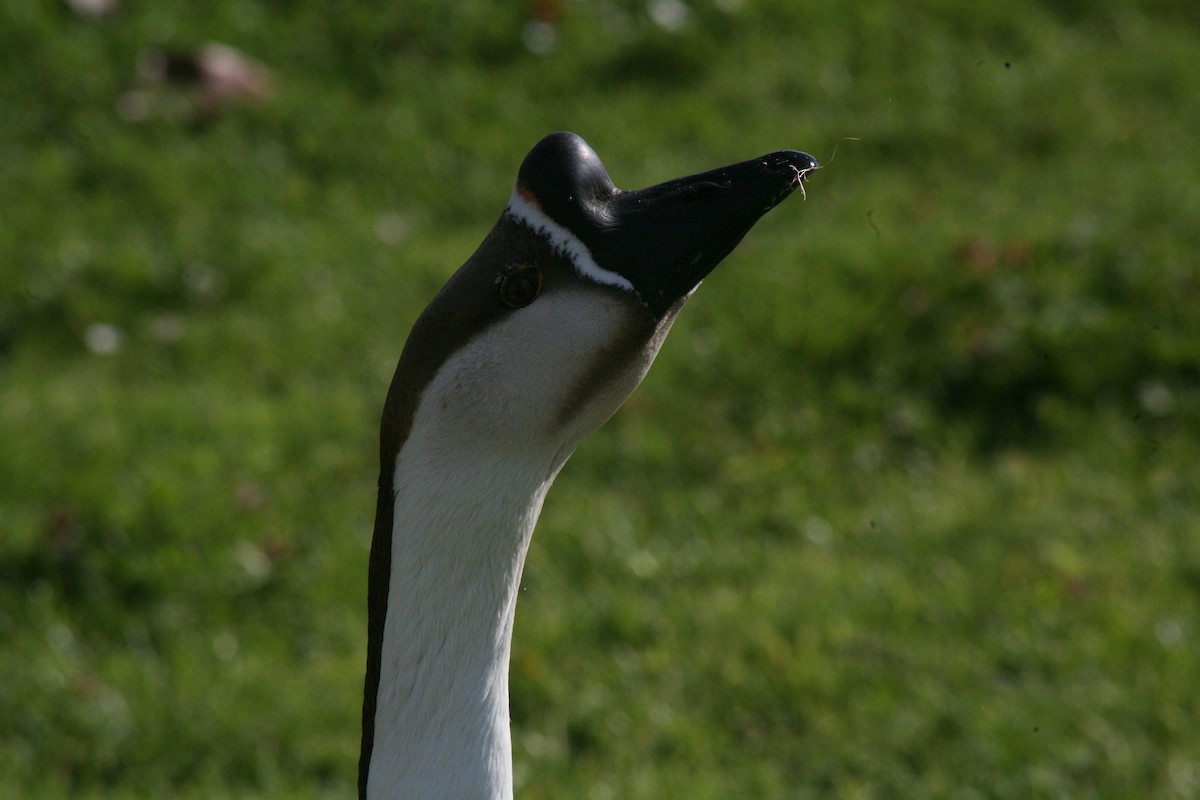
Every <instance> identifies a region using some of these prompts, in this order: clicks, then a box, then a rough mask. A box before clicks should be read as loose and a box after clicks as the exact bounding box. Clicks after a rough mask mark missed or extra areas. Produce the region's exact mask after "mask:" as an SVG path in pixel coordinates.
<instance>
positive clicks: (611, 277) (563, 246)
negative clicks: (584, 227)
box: [504, 189, 633, 292]
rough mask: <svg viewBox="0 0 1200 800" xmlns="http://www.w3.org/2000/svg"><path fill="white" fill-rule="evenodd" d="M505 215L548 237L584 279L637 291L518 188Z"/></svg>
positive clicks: (514, 191)
mask: <svg viewBox="0 0 1200 800" xmlns="http://www.w3.org/2000/svg"><path fill="white" fill-rule="evenodd" d="M504 213H505V214H506V215H508V216H510V217H512V218H513V219H515V220H517V221H518V222H520V223H522V224H524V225H525V226H526V227H528V228H530V229H531V230H533V231H534V232H536V233H539V234H541V235H542V236H545V237H546V239H547V240H548V241H549V242H550V245H551V246H552V247H553V248H554V249H555V250H557V251H558V252H560V253H562V254H563V255H564V256H566V257H567V258H568V259H569V260H570V261H571V263H572V264H574V265H575V271H576V272H578V273H579V274H580V275H581V276H582V277H584V278H586V279H588V280H590V281H592V282H593V283H598V284H601V285H603V286H616V287H617V288H620V289H624V290H625V291H627V292H632V291H633V284H632V283H630V282H629V281H628V280H626V279H625V278H624V277H622V276H620V275H618V274H617V273H615V272H612V271H610V270H607V269H604V268H603V267H601V266H600V265H599V264H597V263H596V260H595V259H594V258H592V252H591V251H590V250H588V248H587V245H585V244H584V243H583V242H581V241H579V237H577V236H576V235H575V234H573V233H571V232H570V231H569V230H567V229H566V228H564V227H563V226H562V225H559V224H558V223H557V222H555V221H554V220H552V219H550V217H549V216H548V215H547V214H546V212H544V211H542V210H541V209H540V208H538V207H537V206H536V205H534V204H533V203H531V202H529V201H528V200H526V199H525V198H524V197H522V196H521V193H520V192H518V191H517V190H516V189H514V190H513V193H512V197H510V198H509V200H508V206H507V207H506V208H505V209H504Z"/></svg>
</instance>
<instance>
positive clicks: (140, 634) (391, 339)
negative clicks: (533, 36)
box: [0, 0, 1200, 800]
mask: <svg viewBox="0 0 1200 800" xmlns="http://www.w3.org/2000/svg"><path fill="white" fill-rule="evenodd" d="M538 7H539V8H545V9H558V11H559V12H560V17H559V18H558V21H557V23H556V25H557V28H556V30H557V46H556V48H555V49H554V50H553V52H551V53H549V54H546V55H542V56H539V55H534V54H533V53H531V52H529V51H528V50H526V48H525V47H524V46H523V45H522V39H521V30H522V26H523V25H524V24H525V22H526V21H527V17H528V13H529V12H528V11H527V7H526V6H525V5H524V4H512V7H511V8H506V7H504V4H495V3H484V2H463V3H455V4H450V3H446V4H441V3H432V2H416V3H393V4H390V5H389V6H388V7H386V8H380V9H379V10H373V9H370V8H369V7H368V5H367V4H358V5H350V4H341V5H335V4H325V3H316V2H304V3H293V4H286V6H284V5H278V4H267V3H253V2H246V1H238V2H223V3H217V4H213V7H210V6H209V5H208V4H189V3H178V2H169V3H157V4H138V3H132V2H127V3H125V4H124V7H123V8H122V9H121V10H120V11H119V12H118V13H117V14H115V15H114V16H112V17H109V18H106V19H102V20H98V21H85V20H80V19H76V18H73V17H72V16H71V15H70V13H69V12H67V11H66V10H65V7H64V6H62V5H60V4H58V3H54V2H51V1H50V0H40V1H39V0H16V2H10V3H8V4H6V5H5V7H4V10H3V11H0V97H3V98H4V99H3V102H0V190H2V191H3V194H4V200H3V212H2V213H0V218H2V220H3V222H2V224H0V439H2V440H3V444H2V446H0V643H2V646H0V796H4V797H23V798H24V797H29V798H43V797H44V798H57V797H73V798H74V797H83V798H89V797H95V798H99V797H104V798H127V797H128V798H132V797H139V798H140V797H181V798H212V797H277V798H294V797H350V796H352V786H353V779H354V769H355V760H356V757H357V747H358V724H359V703H360V699H361V698H360V692H361V673H362V667H363V660H364V656H363V652H364V648H365V613H364V595H365V575H366V555H367V547H368V545H369V538H370V527H371V521H372V514H373V508H372V504H373V502H374V490H373V484H374V481H375V478H376V474H375V471H376V441H375V437H376V421H377V417H378V412H379V409H380V407H381V404H382V400H383V396H384V393H385V391H386V387H387V382H388V380H389V379H390V376H391V371H392V369H393V367H394V364H395V359H396V357H397V356H398V354H399V350H400V347H401V345H402V343H403V340H404V337H405V335H406V332H407V330H408V327H409V325H410V324H411V322H412V320H413V319H414V317H415V315H416V314H417V313H418V311H419V310H420V309H421V308H422V307H423V305H424V304H425V302H427V300H428V298H429V297H430V296H431V295H432V293H433V292H434V291H435V290H436V289H437V287H438V286H439V285H440V284H441V282H442V281H443V280H444V279H445V278H446V277H447V276H448V275H449V274H450V272H451V271H452V270H453V269H454V268H456V267H457V265H458V264H459V263H461V262H462V260H463V259H465V258H466V256H467V255H469V254H470V252H471V251H472V250H473V249H474V247H475V245H476V244H477V243H478V241H479V240H480V239H481V238H482V237H483V235H484V234H485V233H486V231H487V230H488V228H489V227H490V225H491V224H492V223H493V222H494V220H495V218H496V216H497V215H498V213H499V211H500V209H501V208H502V205H503V203H504V201H505V198H506V197H507V194H508V192H509V189H510V186H511V182H512V179H513V176H514V175H515V172H516V168H517V166H518V165H519V163H520V159H521V158H522V157H523V156H524V153H525V152H526V150H527V149H528V147H529V146H531V145H532V144H533V143H534V142H535V141H536V140H537V139H538V138H539V137H540V136H542V135H543V134H544V133H546V132H548V131H551V130H555V129H559V128H567V129H571V130H575V131H577V132H578V133H580V134H582V135H583V136H585V137H586V138H587V139H588V140H589V141H590V142H591V143H592V145H593V146H594V147H595V148H596V149H597V151H598V152H599V153H600V154H601V156H602V157H603V158H604V159H605V162H606V164H607V165H608V167H609V169H610V172H611V173H612V174H613V176H614V178H615V180H616V181H617V183H618V184H619V185H622V186H625V187H629V188H633V187H637V186H641V185H648V184H650V183H653V182H656V181H659V180H664V179H667V178H670V177H675V176H677V175H680V174H684V173H688V172H694V171H698V170H701V169H706V168H709V167H712V166H716V165H719V164H722V163H726V162H729V161H733V160H740V159H743V158H747V157H751V156H754V155H757V154H759V153H762V152H766V151H769V150H773V149H776V148H779V147H794V148H800V149H805V150H809V151H811V152H813V153H814V154H815V155H817V156H818V157H819V158H821V159H822V160H823V161H829V160H830V158H829V157H830V155H831V153H832V152H833V151H834V148H835V147H836V148H837V157H836V159H834V160H833V162H832V164H831V165H830V166H829V167H828V168H827V169H825V170H823V171H821V172H820V173H818V174H815V175H814V176H813V177H812V179H811V181H810V183H809V186H808V199H807V202H803V201H801V199H800V198H799V197H795V198H794V199H792V200H790V201H789V202H788V203H786V204H784V205H783V206H782V207H781V208H779V209H778V210H776V211H774V212H772V214H770V215H768V216H767V217H766V218H765V219H764V220H763V221H762V223H760V225H759V226H758V227H757V228H756V229H755V231H754V232H753V233H752V234H751V235H750V236H749V238H748V239H747V240H746V241H745V242H744V243H743V245H742V246H741V247H740V248H739V249H738V250H737V251H736V252H735V253H734V254H733V255H732V256H731V257H730V258H729V260H728V261H727V262H726V263H725V264H724V265H723V266H722V267H721V268H720V269H719V270H718V271H717V272H716V273H714V274H713V275H712V276H711V278H710V279H709V280H708V281H706V283H705V286H704V287H703V289H702V290H701V291H700V292H699V293H698V294H697V296H696V297H695V298H694V300H693V301H692V302H691V304H690V306H689V308H688V309H687V311H686V312H685V313H684V314H683V317H682V318H681V320H680V321H679V323H678V324H677V325H676V329H675V331H674V333H673V334H672V337H671V339H670V341H669V342H668V344H667V346H666V348H665V350H664V352H663V354H662V355H661V356H660V358H659V362H658V364H657V365H656V366H655V368H654V369H653V370H652V371H651V373H650V376H649V377H648V378H647V380H646V382H645V384H644V386H643V387H642V388H641V389H640V390H639V391H638V392H637V393H636V394H635V396H634V397H633V398H632V399H631V400H630V402H629V403H628V404H627V406H626V408H624V409H623V410H622V411H621V413H620V414H618V415H617V417H616V418H614V420H613V421H612V422H611V423H609V424H608V425H607V426H605V428H604V429H602V430H601V431H600V432H599V433H597V434H596V435H595V436H593V437H592V438H591V439H590V440H589V441H588V442H586V443H585V444H584V445H583V447H582V448H581V449H580V451H579V452H578V453H577V454H576V456H575V457H574V459H573V460H572V461H571V463H570V464H569V465H568V466H567V467H566V469H565V470H564V472H563V474H562V476H561V478H560V481H559V483H558V485H557V486H556V487H555V489H554V491H553V492H552V493H551V495H550V498H549V500H548V501H547V505H546V510H545V513H544V515H543V519H542V522H541V525H540V527H539V530H538V533H537V535H536V536H535V538H534V544H533V549H532V551H531V554H530V557H529V562H528V564H527V569H526V574H525V580H524V586H523V590H522V592H521V602H520V609H519V613H518V615H517V632H516V643H515V648H514V661H513V674H512V686H513V717H514V743H515V750H516V754H515V755H516V776H517V784H518V793H519V795H520V796H521V797H522V798H526V799H527V800H528V799H532V798H558V797H580V798H608V797H612V798H662V797H688V798H718V797H719V798H728V797H779V798H785V797H786V798H806V797H812V798H892V797H904V798H909V797H911V798H923V797H930V798H956V799H957V798H971V797H978V798H1088V797H1095V798H1139V799H1140V798H1189V797H1195V796H1197V795H1198V794H1200V469H1198V467H1197V464H1198V463H1200V257H1198V256H1197V253H1198V252H1200V225H1197V220H1200V145H1197V144H1196V131H1197V130H1198V129H1200V74H1198V73H1197V71H1196V69H1195V67H1196V64H1197V63H1200V13H1198V12H1197V11H1196V6H1195V4H1194V3H1185V2H1166V0H1163V1H1161V2H1153V3H1139V4H1134V3H1121V2H1094V3H1078V2H1066V1H1065V0H1063V1H1060V2H1056V3H1049V4H1034V3H1026V2H1010V3H985V4H982V5H978V6H975V7H972V8H971V10H969V11H966V10H963V11H960V10H959V6H958V5H957V4H948V3H938V4H931V5H928V6H927V7H925V8H923V9H915V8H905V7H900V6H897V5H896V4H891V3H859V4H845V3H818V4H816V5H809V6H807V7H799V6H796V5H794V4H787V3H782V2H779V3H767V2H755V1H754V0H745V2H732V3H731V2H724V3H715V2H707V1H706V2H699V0H697V2H693V3H690V4H689V8H690V9H691V13H690V16H689V17H688V22H687V24H686V25H685V26H684V27H683V28H682V29H681V30H678V31H674V32H672V31H667V30H664V29H662V28H660V27H659V26H657V25H656V24H655V23H654V22H653V20H652V16H651V14H650V13H649V12H648V10H647V8H648V7H647V6H646V5H644V4H643V3H640V2H632V0H609V2H603V3H596V4H583V3H571V2H563V3H561V4H555V3H546V4H540V5H539V6H538ZM210 40H215V41H221V42H225V43H228V44H231V45H233V46H236V47H238V48H239V49H242V50H243V51H245V52H247V53H249V54H251V55H253V56H254V57H256V58H258V59H260V60H262V61H263V62H264V63H265V64H267V65H268V66H269V67H270V68H271V69H272V70H273V72H274V74H275V78H276V82H277V94H276V97H275V98H274V99H273V100H272V101H271V102H269V103H266V104H263V105H259V106H254V107H250V108H244V109H237V110H234V111H231V112H230V113H227V114H225V115H223V116H221V117H219V118H217V119H214V120H210V121H208V122H206V123H204V124H198V123H195V122H193V121H190V120H189V119H188V118H187V115H186V114H185V113H180V112H172V113H168V114H166V115H162V116H152V117H151V118H149V119H146V120H143V121H136V122H135V121H130V120H127V119H125V118H123V117H122V116H121V114H120V113H118V98H119V97H120V96H121V94H122V92H123V91H125V90H127V89H129V88H131V87H132V86H134V85H135V84H136V81H137V77H136V76H137V63H138V60H139V57H140V54H141V53H143V52H144V51H146V50H147V49H151V48H156V47H169V48H183V47H190V46H195V45H197V44H199V43H202V42H206V41H210ZM168 100H169V98H168ZM164 102H166V101H164ZM166 107H173V106H170V103H169V102H166ZM847 137H854V138H853V139H852V140H848V138H847ZM105 325H107V326H113V328H103V327H100V328H97V327H96V326H105ZM114 330H115V332H116V333H117V335H118V336H119V340H120V346H119V347H118V348H117V349H116V351H115V352H112V353H110V354H107V355H105V354H100V353H97V352H94V351H93V350H92V349H89V346H88V341H89V336H90V337H91V339H92V340H93V344H95V338H96V336H97V335H98V334H100V335H103V334H105V333H106V332H107V333H109V334H111V333H112V332H113V331H114Z"/></svg>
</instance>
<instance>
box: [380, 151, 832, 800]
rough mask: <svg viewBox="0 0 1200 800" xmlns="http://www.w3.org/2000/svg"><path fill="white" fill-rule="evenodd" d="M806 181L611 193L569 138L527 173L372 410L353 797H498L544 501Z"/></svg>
mask: <svg viewBox="0 0 1200 800" xmlns="http://www.w3.org/2000/svg"><path fill="white" fill-rule="evenodd" d="M817 167H818V164H817V161H816V159H814V158H813V157H812V156H810V155H808V154H806V153H801V152H798V151H794V150H781V151H777V152H773V153H769V154H767V155H764V156H761V157H759V158H754V159H750V160H748V161H742V162H739V163H736V164H731V165H728V166H725V167H721V168H718V169H714V170H710V171H708V172H702V173H699V174H696V175H692V176H689V177H684V178H678V179H675V180H671V181H667V182H665V183H661V184H658V185H655V186H651V187H649V188H646V189H641V190H638V191H622V190H620V189H618V188H616V186H614V185H613V182H612V180H611V179H610V178H609V175H608V172H607V171H606V170H605V168H604V165H603V164H602V163H601V161H600V158H599V156H597V155H596V153H595V151H593V150H592V148H591V147H590V146H589V145H588V144H587V143H586V142H585V141H584V140H583V139H582V138H580V137H579V136H577V135H575V134H572V133H567V132H558V133H553V134H550V135H549V136H547V137H545V138H544V139H542V140H541V141H540V142H538V143H537V145H536V146H534V148H533V149H532V150H531V151H530V152H529V154H528V155H527V156H526V157H525V159H524V161H523V162H522V164H521V167H520V169H519V171H518V173H517V181H516V186H515V187H514V189H513V191H512V194H511V196H510V197H509V200H508V204H507V205H506V207H505V209H504V212H503V213H502V214H501V216H500V219H499V221H498V222H497V223H496V224H495V226H494V227H493V228H492V230H491V232H490V233H488V235H487V236H486V238H485V239H484V240H483V243H482V244H481V245H480V246H479V247H478V249H477V250H476V251H475V252H474V254H473V255H472V256H471V257H470V258H469V259H467V261H466V263H465V264H464V265H463V266H462V267H461V268H459V270H458V271H457V272H456V273H454V275H453V276H452V277H451V278H450V279H449V281H448V282H447V283H446V285H445V286H444V287H443V288H442V290H441V291H440V292H439V293H438V294H437V295H436V296H435V297H434V298H433V300H432V301H431V302H430V304H429V306H428V307H427V308H426V309H425V310H424V311H423V312H422V313H421V314H420V316H419V317H418V319H417V321H416V322H415V323H414V325H413V327H412V330H411V332H410V334H409V337H408V340H407V342H406V343H405V345H404V347H403V349H402V351H401V355H400V359H399V363H398V364H397V366H396V371H395V374H394V377H393V379H392V383H391V386H390V388H389V390H388V393H387V399H386V401H385V404H384V408H383V414H382V419H381V425H380V441H379V457H380V470H379V487H378V499H377V507H376V515H375V529H374V535H373V539H372V543H371V548H370V556H369V566H368V573H369V574H368V587H367V612H368V622H367V626H368V632H367V665H366V677H365V680H364V691H363V714H362V747H361V753H360V758H359V777H358V792H359V797H360V798H363V799H364V800H365V798H372V800H377V799H380V798H405V799H406V800H416V799H424V798H486V799H487V800H508V799H509V798H512V796H513V779H512V743H511V734H510V730H509V697H508V668H509V653H510V650H511V643H512V629H513V615H514V611H515V607H516V600H517V589H518V585H519V583H520V579H521V571H522V568H523V566H524V562H525V555H526V552H527V550H528V547H529V542H530V537H531V536H532V534H533V528H534V525H535V523H536V522H537V519H538V515H539V513H540V512H541V508H542V501H543V500H544V499H545V497H546V492H547V490H548V489H549V488H550V485H551V483H553V481H554V478H555V476H556V475H557V474H558V472H559V470H560V469H561V468H562V466H563V463H564V462H565V461H566V460H567V458H568V457H569V456H570V455H571V453H572V452H573V451H574V450H575V448H576V446H577V445H578V444H579V443H580V441H582V440H583V439H584V437H586V436H587V435H588V434H589V433H591V432H592V431H593V430H595V429H596V428H597V427H599V426H600V425H601V424H602V423H604V422H605V421H606V420H607V419H608V418H609V417H610V416H612V415H613V413H615V412H616V410H617V408H618V407H619V406H620V405H621V403H623V402H624V400H625V398H626V397H628V396H629V394H630V392H632V391H633V389H634V388H635V387H636V386H637V385H638V383H639V382H640V381H641V380H642V378H643V376H644V375H645V374H646V371H647V370H648V369H649V367H650V364H651V362H652V361H653V360H654V357H655V355H656V354H657V353H658V350H659V348H660V347H661V346H662V343H663V340H664V338H665V337H666V335H667V332H668V331H669V330H670V328H671V324H672V323H673V322H674V320H675V318H676V316H677V315H678V314H679V311H680V309H681V308H682V307H683V305H684V303H685V302H686V301H687V299H688V298H689V297H691V295H692V293H693V292H694V291H695V289H696V287H697V286H698V285H699V283H700V281H701V280H702V279H704V278H705V277H706V276H707V275H708V273H709V272H710V271H711V270H712V269H713V268H714V267H715V266H716V265H717V263H718V262H720V261H721V260H722V259H723V258H725V256H726V255H728V254H729V253H730V252H731V251H732V250H733V248H734V246H735V245H737V243H738V242H739V241H740V240H741V239H742V237H743V236H745V235H746V233H747V232H748V231H749V230H750V228H751V227H753V225H754V224H755V223H756V222H757V221H758V219H759V218H760V217H761V216H762V215H763V214H765V213H766V212H767V211H769V210H770V209H771V208H773V207H774V206H775V205H776V204H778V203H779V202H780V201H782V200H783V199H784V198H786V197H787V196H788V195H789V194H791V193H792V192H793V191H794V190H795V189H796V188H797V187H800V186H801V184H802V182H803V180H804V179H805V176H806V175H807V174H808V173H809V172H810V171H811V170H814V169H816V168H817Z"/></svg>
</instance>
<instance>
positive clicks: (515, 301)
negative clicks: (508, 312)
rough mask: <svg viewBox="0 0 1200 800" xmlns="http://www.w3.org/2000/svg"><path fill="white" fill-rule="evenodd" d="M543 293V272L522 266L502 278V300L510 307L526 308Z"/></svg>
mask: <svg viewBox="0 0 1200 800" xmlns="http://www.w3.org/2000/svg"><path fill="white" fill-rule="evenodd" d="M541 293H542V273H541V271H540V270H537V269H534V268H533V267H521V268H520V269H514V270H513V271H512V272H510V273H508V274H507V275H505V276H504V277H503V278H501V279H500V302H502V303H504V305H506V306H508V307H509V308H524V307H525V306H527V305H529V304H530V303H532V302H533V301H534V300H537V297H538V295H539V294H541Z"/></svg>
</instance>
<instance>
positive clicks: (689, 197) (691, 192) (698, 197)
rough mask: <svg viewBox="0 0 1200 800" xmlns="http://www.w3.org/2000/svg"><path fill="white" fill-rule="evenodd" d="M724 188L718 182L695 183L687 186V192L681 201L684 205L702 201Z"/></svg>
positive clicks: (714, 195)
mask: <svg viewBox="0 0 1200 800" xmlns="http://www.w3.org/2000/svg"><path fill="white" fill-rule="evenodd" d="M724 189H725V187H724V186H721V184H719V183H697V184H694V185H692V186H689V187H688V190H687V192H686V193H685V194H684V195H683V202H684V203H685V204H686V205H691V204H692V203H702V202H704V201H705V200H710V199H712V198H713V197H716V196H717V195H719V194H721V192H722V191H724Z"/></svg>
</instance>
